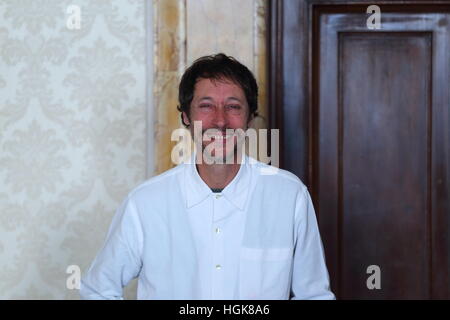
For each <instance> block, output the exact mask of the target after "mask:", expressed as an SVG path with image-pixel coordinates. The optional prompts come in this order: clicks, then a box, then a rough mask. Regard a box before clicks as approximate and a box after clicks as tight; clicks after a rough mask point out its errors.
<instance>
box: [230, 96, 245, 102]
mask: <svg viewBox="0 0 450 320" xmlns="http://www.w3.org/2000/svg"><path fill="white" fill-rule="evenodd" d="M229 100H236V101H238V102H242V100H241V99H239V98H236V97H228V98H227V101H229Z"/></svg>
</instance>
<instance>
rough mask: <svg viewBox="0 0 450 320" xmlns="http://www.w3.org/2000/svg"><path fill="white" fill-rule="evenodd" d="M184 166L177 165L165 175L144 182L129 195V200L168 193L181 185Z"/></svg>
mask: <svg viewBox="0 0 450 320" xmlns="http://www.w3.org/2000/svg"><path fill="white" fill-rule="evenodd" d="M182 169H183V167H182V165H177V166H176V167H173V168H171V169H169V170H167V171H164V172H163V173H160V174H158V175H156V176H153V177H151V178H149V179H147V180H146V181H144V182H142V183H141V184H139V185H138V186H136V187H135V188H134V189H132V190H131V191H130V192H129V193H128V198H139V197H140V196H142V195H143V196H145V197H149V196H150V195H155V196H157V195H159V194H161V193H166V192H168V191H169V190H170V189H172V188H173V187H174V186H175V185H178V184H179V176H180V174H181V173H182Z"/></svg>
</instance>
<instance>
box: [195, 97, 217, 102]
mask: <svg viewBox="0 0 450 320" xmlns="http://www.w3.org/2000/svg"><path fill="white" fill-rule="evenodd" d="M202 100H214V99H213V98H211V97H208V96H206V97H201V98H200V99H199V100H198V101H202Z"/></svg>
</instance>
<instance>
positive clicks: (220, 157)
mask: <svg viewBox="0 0 450 320" xmlns="http://www.w3.org/2000/svg"><path fill="white" fill-rule="evenodd" d="M205 148H206V146H203V158H204V160H205V161H206V162H207V163H208V164H235V163H236V162H237V148H236V145H235V146H233V147H232V148H231V150H229V149H228V148H225V149H222V148H215V149H213V150H212V151H211V152H207V151H205V150H206V149H205Z"/></svg>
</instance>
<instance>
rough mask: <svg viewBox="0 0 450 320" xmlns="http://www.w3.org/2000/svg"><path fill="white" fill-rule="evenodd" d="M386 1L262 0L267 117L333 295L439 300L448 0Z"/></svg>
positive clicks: (445, 202) (448, 212)
mask: <svg viewBox="0 0 450 320" xmlns="http://www.w3.org/2000/svg"><path fill="white" fill-rule="evenodd" d="M386 3H388V2H387V1H382V4H381V5H380V7H381V9H382V20H381V22H382V29H380V30H369V29H368V28H367V26H366V20H367V17H368V15H367V14H366V12H365V8H367V6H368V5H370V4H374V3H372V2H371V1H364V0H361V1H320V0H318V1H314V0H308V1H301V0H300V1H297V0H284V1H275V0H274V1H272V2H271V5H272V8H271V13H272V15H271V16H272V20H271V22H272V25H271V30H272V39H271V54H272V56H271V61H272V66H271V79H273V80H275V81H272V87H271V102H272V109H271V120H272V121H271V126H272V127H274V128H280V129H281V138H282V141H281V148H280V150H281V152H282V155H281V159H282V162H281V165H282V167H284V168H286V169H288V170H291V171H293V172H294V173H296V174H297V175H298V176H299V177H300V178H301V179H302V180H303V181H304V182H305V183H306V184H307V186H308V188H309V189H310V191H311V194H312V198H313V201H314V204H315V208H316V213H317V216H318V221H319V227H320V231H321V235H322V239H323V242H324V247H325V254H326V259H327V265H328V269H329V272H330V278H331V284H332V289H333V291H334V292H335V293H336V294H337V296H338V298H347V299H379V298H382V299H410V298H415V299H423V298H445V299H449V298H450V282H449V268H450V263H449V260H450V254H449V250H450V239H449V231H450V217H449V216H450V206H449V204H450V188H449V177H450V156H449V150H450V126H449V124H450V113H449V108H450V26H449V25H450V13H449V12H450V2H447V3H445V2H444V1H428V2H427V5H424V2H423V1H402V2H397V3H396V4H395V5H388V6H386V5H385V4H386ZM370 265H378V266H379V267H380V269H381V285H382V287H381V289H380V290H376V289H375V290H369V289H368V288H367V286H366V280H367V278H368V277H369V275H368V274H367V273H366V270H367V267H368V266H370Z"/></svg>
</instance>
